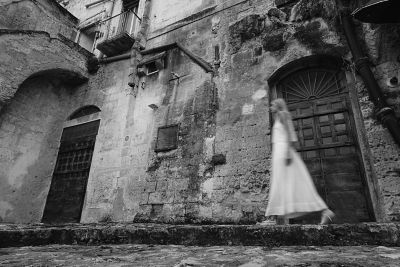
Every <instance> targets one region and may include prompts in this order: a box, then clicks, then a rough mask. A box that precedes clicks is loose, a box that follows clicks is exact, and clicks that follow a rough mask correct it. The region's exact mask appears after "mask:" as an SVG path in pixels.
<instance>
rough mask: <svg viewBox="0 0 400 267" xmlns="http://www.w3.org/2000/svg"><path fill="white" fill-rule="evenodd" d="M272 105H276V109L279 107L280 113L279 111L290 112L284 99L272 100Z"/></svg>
mask: <svg viewBox="0 0 400 267" xmlns="http://www.w3.org/2000/svg"><path fill="white" fill-rule="evenodd" d="M272 104H275V105H276V107H277V109H278V112H279V111H283V112H289V110H288V108H287V105H286V102H285V100H283V99H282V98H277V99H275V100H272V102H271V105H272Z"/></svg>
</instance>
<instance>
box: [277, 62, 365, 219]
mask: <svg viewBox="0 0 400 267" xmlns="http://www.w3.org/2000/svg"><path fill="white" fill-rule="evenodd" d="M276 93H277V96H278V97H281V98H284V99H285V100H286V102H287V103H288V108H289V110H290V112H291V114H292V116H293V121H294V126H295V129H296V132H297V135H298V138H299V148H298V151H299V153H300V154H301V156H302V158H303V160H304V162H305V163H306V165H307V167H308V169H309V171H310V173H311V175H312V177H313V180H314V183H315V185H316V187H317V189H318V192H319V193H320V195H321V196H322V197H323V199H324V200H325V201H326V203H327V204H328V206H329V207H330V208H331V209H332V210H333V211H334V212H335V213H336V215H337V216H336V219H335V223H347V222H349V223H355V222H366V221H371V220H372V218H373V216H372V212H371V209H370V208H369V207H370V205H369V192H368V189H367V186H366V182H365V178H364V169H363V165H362V161H361V158H360V153H359V147H358V144H357V139H356V134H355V131H356V130H355V125H354V119H353V115H352V110H351V104H350V100H349V95H348V88H347V82H346V77H345V74H344V73H343V71H340V70H337V69H331V68H321V67H318V68H316V67H313V68H307V69H302V70H297V71H295V72H293V73H291V74H289V75H287V76H285V77H284V78H283V79H281V80H279V81H278V82H277V83H276ZM319 217H320V214H311V215H309V216H306V217H303V218H299V219H296V220H291V223H317V222H318V221H319Z"/></svg>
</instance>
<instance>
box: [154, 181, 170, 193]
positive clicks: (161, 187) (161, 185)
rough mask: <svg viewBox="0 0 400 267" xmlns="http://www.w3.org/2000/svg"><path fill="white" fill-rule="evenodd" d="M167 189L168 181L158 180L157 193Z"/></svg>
mask: <svg viewBox="0 0 400 267" xmlns="http://www.w3.org/2000/svg"><path fill="white" fill-rule="evenodd" d="M167 189H168V180H159V181H157V187H156V190H157V191H166V190H167Z"/></svg>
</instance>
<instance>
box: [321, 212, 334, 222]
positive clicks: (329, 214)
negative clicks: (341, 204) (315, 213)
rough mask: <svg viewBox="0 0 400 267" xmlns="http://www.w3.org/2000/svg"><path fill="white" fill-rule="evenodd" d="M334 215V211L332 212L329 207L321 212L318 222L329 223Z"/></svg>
mask: <svg viewBox="0 0 400 267" xmlns="http://www.w3.org/2000/svg"><path fill="white" fill-rule="evenodd" d="M334 217H335V213H333V211H331V210H330V209H326V210H324V211H323V212H322V214H321V222H320V223H319V224H328V223H331V222H332V221H333V218H334Z"/></svg>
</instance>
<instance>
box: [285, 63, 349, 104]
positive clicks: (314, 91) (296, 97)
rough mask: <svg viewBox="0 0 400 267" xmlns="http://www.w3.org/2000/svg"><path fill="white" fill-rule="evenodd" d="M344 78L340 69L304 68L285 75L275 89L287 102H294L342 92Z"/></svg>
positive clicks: (344, 85) (343, 89)
mask: <svg viewBox="0 0 400 267" xmlns="http://www.w3.org/2000/svg"><path fill="white" fill-rule="evenodd" d="M345 80H346V79H344V73H343V72H342V71H337V70H329V69H319V68H318V69H317V68H312V69H304V70H300V71H297V72H294V73H292V74H290V75H289V76H287V77H285V79H284V80H282V82H280V83H279V85H278V88H277V89H278V90H279V91H280V93H281V94H282V97H283V98H284V99H285V100H286V102H287V103H295V102H299V101H307V100H313V99H318V98H322V97H327V96H333V95H337V94H340V93H343V92H345V91H346V83H345Z"/></svg>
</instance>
